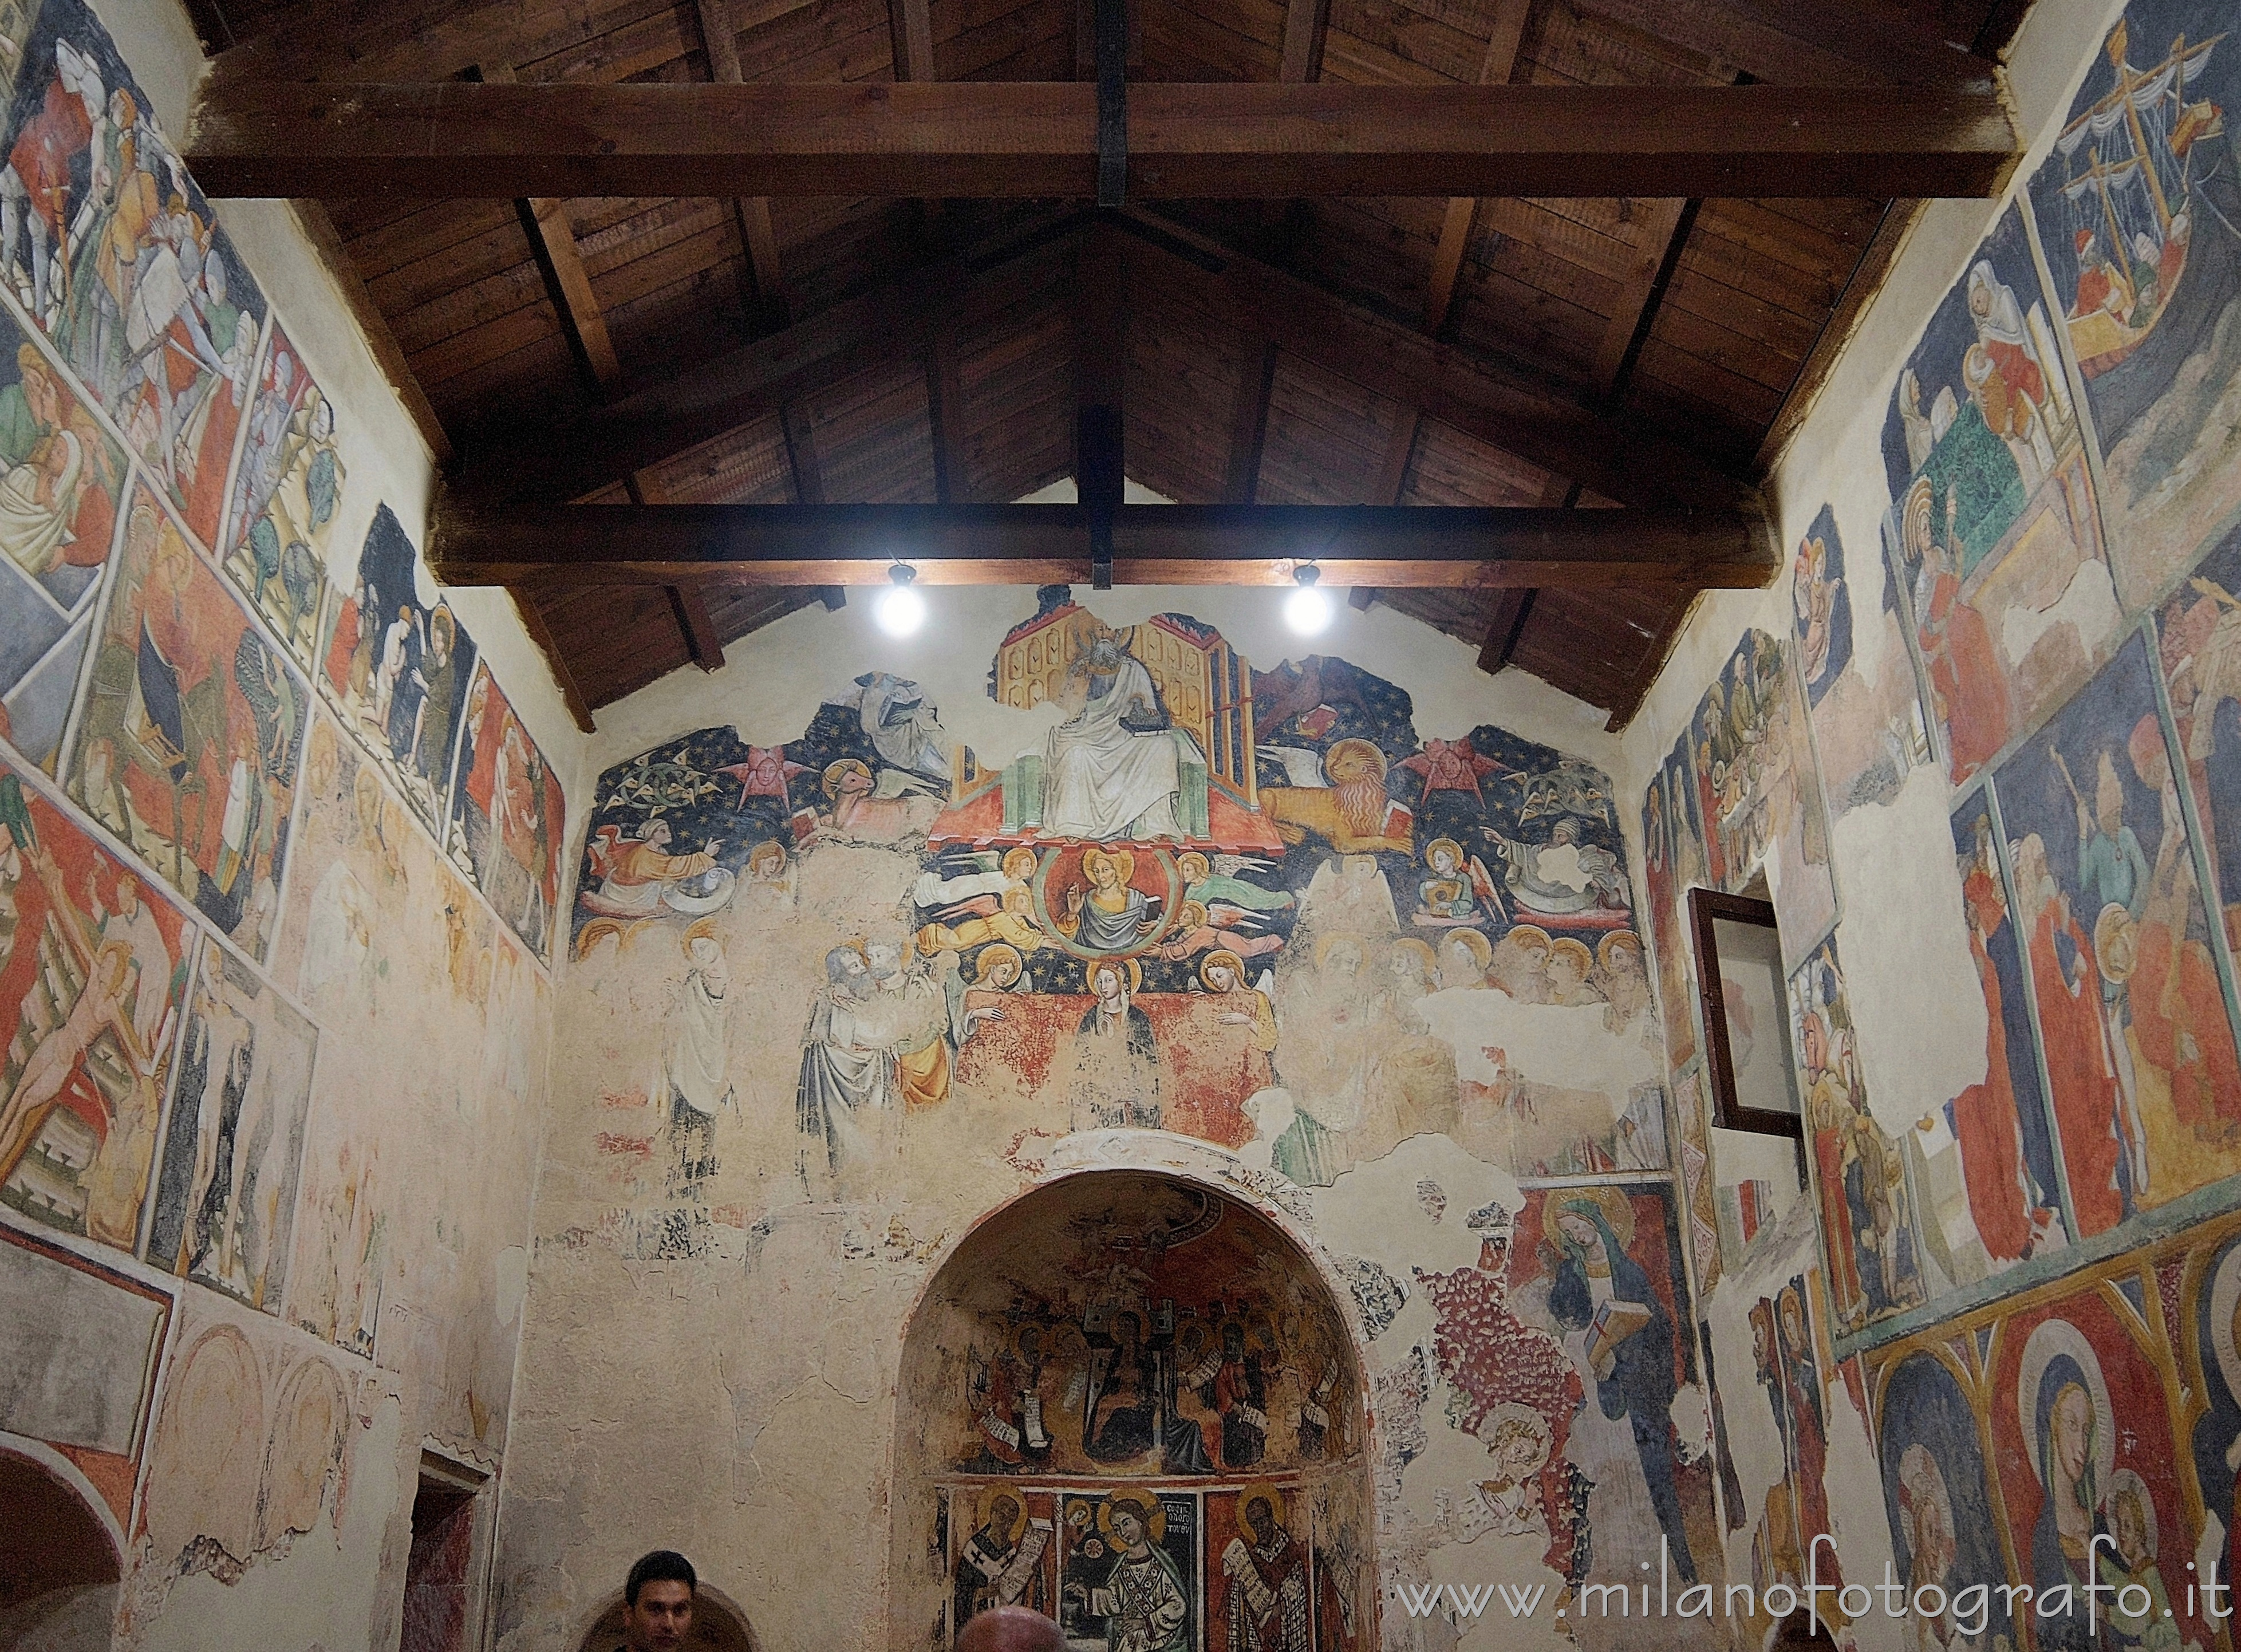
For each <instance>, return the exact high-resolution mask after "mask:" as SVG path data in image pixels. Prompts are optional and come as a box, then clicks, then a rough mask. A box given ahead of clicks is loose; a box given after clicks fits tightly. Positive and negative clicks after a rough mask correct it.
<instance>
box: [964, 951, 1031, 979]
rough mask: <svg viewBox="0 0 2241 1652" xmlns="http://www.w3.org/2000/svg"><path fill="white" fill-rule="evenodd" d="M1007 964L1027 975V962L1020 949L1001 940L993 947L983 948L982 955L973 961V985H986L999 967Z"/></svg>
mask: <svg viewBox="0 0 2241 1652" xmlns="http://www.w3.org/2000/svg"><path fill="white" fill-rule="evenodd" d="M1007 962H1008V963H1009V964H1011V965H1012V966H1013V968H1015V969H1017V970H1019V971H1020V973H1022V974H1024V973H1026V972H1027V962H1026V960H1023V959H1022V958H1021V957H1020V949H1019V948H1018V947H1016V946H1012V945H1010V944H1009V943H1007V942H1005V941H998V942H997V943H996V944H995V945H994V946H984V947H982V948H981V949H980V955H979V956H978V957H976V958H975V959H974V960H973V985H975V986H976V987H977V986H981V985H984V984H985V983H986V982H987V980H988V978H989V977H990V976H991V975H993V974H994V973H996V966H998V965H1000V964H1003V963H1007Z"/></svg>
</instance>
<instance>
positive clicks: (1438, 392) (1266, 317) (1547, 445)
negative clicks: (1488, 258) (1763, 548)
mask: <svg viewBox="0 0 2241 1652" xmlns="http://www.w3.org/2000/svg"><path fill="white" fill-rule="evenodd" d="M1135 216H1136V217H1138V218H1140V219H1141V221H1143V222H1144V223H1146V224H1147V225H1149V226H1151V227H1152V228H1154V230H1156V231H1159V232H1160V233H1161V234H1162V235H1164V236H1166V237H1168V238H1169V239H1171V240H1173V241H1179V242H1181V243H1183V244H1184V245H1185V246H1186V247H1192V246H1197V245H1199V244H1200V243H1197V242H1195V241H1194V239H1193V238H1192V237H1191V236H1190V233H1189V231H1187V230H1184V229H1182V227H1181V226H1180V225H1177V224H1174V223H1173V222H1172V221H1170V220H1167V219H1164V218H1158V217H1152V216H1150V215H1147V214H1141V213H1140V214H1137V215H1135ZM1221 257H1222V258H1223V259H1224V260H1225V262H1224V264H1223V267H1222V268H1221V269H1220V270H1219V271H1209V270H1207V269H1206V268H1205V267H1204V265H1203V264H1200V263H1197V262H1194V260H1193V259H1191V258H1190V257H1187V256H1185V255H1184V253H1183V252H1181V251H1176V250H1175V249H1174V247H1173V246H1168V245H1162V244H1161V243H1160V242H1158V241H1154V242H1151V243H1148V244H1147V250H1146V251H1145V252H1144V253H1143V254H1141V256H1140V257H1139V259H1138V264H1139V265H1140V267H1142V268H1144V269H1146V270H1147V281H1156V282H1160V283H1164V284H1167V286H1169V287H1170V289H1171V290H1173V291H1175V292H1177V293H1178V294H1181V295H1187V297H1188V298H1189V299H1190V300H1191V301H1193V302H1194V303H1195V304H1197V305H1198V306H1199V307H1201V308H1202V309H1206V310H1208V311H1212V312H1213V313H1214V314H1215V315H1216V316H1217V317H1219V318H1221V319H1222V320H1223V321H1224V322H1225V323H1226V324H1228V325H1231V326H1234V327H1242V328H1249V329H1251V330H1252V331H1253V332H1254V334H1255V336H1257V337H1261V338H1271V339H1274V341H1275V342H1276V343H1277V344H1279V345H1280V346H1281V348H1282V349H1283V350H1284V351H1286V353H1287V354H1288V355H1292V356H1295V357H1297V358H1300V359H1301V360H1302V361H1306V362H1308V363H1310V364H1312V365H1315V366H1317V367H1319V368H1321V370H1322V371H1326V372H1328V373H1330V374H1332V375H1334V376H1335V377H1337V378H1344V379H1348V380H1350V381H1352V382H1353V383H1354V384H1355V385H1359V386H1361V387H1362V388H1364V389H1367V390H1370V391H1375V392H1376V393H1377V394H1380V395H1382V396H1386V397H1388V398H1391V399H1393V400H1395V401H1396V402H1400V403H1401V404H1403V405H1408V406H1411V407H1415V408H1418V409H1421V410H1422V411H1423V412H1424V413H1425V414H1426V415H1427V416H1428V417H1430V418H1436V419H1438V420H1440V421H1441V422H1442V423H1443V424H1446V425H1451V426H1453V427H1454V428H1455V429H1456V430H1459V431H1462V432H1463V433H1464V434H1466V435H1468V436H1471V437H1474V438H1477V439H1478V440H1480V441H1482V442H1485V443H1486V444H1488V445H1489V446H1493V447H1497V448H1501V449H1502V450H1503V451H1506V452H1509V453H1514V454H1515V455H1516V456H1518V457H1519V458H1523V459H1526V460H1528V461H1529V462H1531V463H1532V464H1535V465H1539V466H1541V467H1542V469H1543V470H1548V471H1554V472H1560V473H1562V474H1563V475H1566V476H1571V477H1576V478H1581V479H1582V480H1584V481H1586V482H1587V483H1588V484H1589V485H1590V486H1592V487H1594V488H1595V491H1596V492H1600V493H1603V494H1605V495H1608V496H1609V497H1610V498H1616V499H1618V500H1620V501H1622V503H1625V504H1628V505H1642V506H1648V505H1674V504H1688V503H1695V504H1732V503H1734V502H1736V500H1737V499H1738V498H1740V497H1741V496H1742V494H1743V492H1747V490H1746V489H1745V488H1744V486H1743V484H1741V483H1739V482H1737V481H1736V480H1734V479H1732V478H1728V477H1726V476H1723V475H1722V474H1721V473H1720V472H1718V471H1717V470H1716V469H1715V468H1714V467H1713V466H1712V465H1710V464H1709V463H1708V462H1707V461H1705V460H1703V459H1702V458H1698V457H1696V455H1694V454H1692V453H1690V452H1689V451H1687V450H1686V449H1684V448H1682V447H1681V446H1679V445H1677V444H1676V443H1675V442H1674V441H1673V440H1672V438H1670V437H1669V436H1667V435H1666V434H1664V433H1663V432H1662V431H1656V430H1654V429H1652V428H1650V427H1649V426H1648V425H1644V424H1640V423H1637V422H1635V421H1632V420H1629V419H1627V418H1618V417H1614V416H1608V415H1604V414H1600V413H1596V412H1594V411H1590V410H1589V409H1588V408H1586V407H1584V406H1582V405H1580V404H1578V403H1576V402H1574V401H1571V400H1569V399H1568V398H1565V397H1564V396H1563V395H1562V394H1561V393H1558V392H1555V391H1552V390H1550V389H1549V386H1547V385H1543V384H1541V383H1539V382H1537V381H1535V380H1533V379H1529V378H1525V377H1523V376H1522V375H1521V374H1517V373H1513V372H1509V371H1504V370H1502V369H1501V368H1498V367H1496V366H1495V365H1492V364H1489V363H1486V362H1482V361H1476V360H1473V359H1471V358H1467V357H1466V356H1464V355H1463V353H1462V351H1458V350H1456V349H1455V348H1454V347H1453V346H1449V345H1443V344H1435V343H1434V342H1432V341H1431V340H1429V339H1427V338H1424V337H1423V336H1422V334H1420V333H1416V332H1414V331H1411V330H1409V329H1407V328H1404V327H1401V326H1398V325H1396V324H1394V323H1391V322H1388V321H1386V320H1384V319H1383V318H1378V317H1374V316H1371V315H1369V314H1368V313H1366V312H1365V311H1361V310H1359V309H1356V308H1354V307H1352V306H1349V305H1348V304H1345V303H1343V302H1342V301H1341V300H1340V299H1338V298H1334V297H1333V296H1331V295H1330V294H1328V293H1326V292H1324V291H1321V289H1319V288H1317V287H1314V286H1313V285H1311V284H1308V283H1307V282H1305V281H1302V280H1301V279H1299V278H1297V277H1294V276H1290V275H1288V274H1285V273H1284V272H1283V271H1279V270H1276V269H1274V268H1273V267H1272V266H1270V265H1268V264H1261V263H1258V262H1256V261H1254V260H1253V259H1250V258H1247V257H1242V256H1241V255H1238V254H1235V253H1232V252H1230V251H1228V249H1221Z"/></svg>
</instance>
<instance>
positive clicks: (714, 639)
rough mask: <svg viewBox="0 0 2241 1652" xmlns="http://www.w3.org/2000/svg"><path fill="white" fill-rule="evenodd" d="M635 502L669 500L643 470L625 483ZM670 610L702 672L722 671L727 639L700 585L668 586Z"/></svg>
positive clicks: (679, 631)
mask: <svg viewBox="0 0 2241 1652" xmlns="http://www.w3.org/2000/svg"><path fill="white" fill-rule="evenodd" d="M623 486H624V491H625V492H626V493H628V494H629V496H630V502H631V503H632V505H661V504H666V502H667V501H666V499H664V498H663V497H662V494H661V492H660V491H659V489H658V488H657V487H656V486H655V485H654V484H653V481H652V478H650V477H648V476H647V475H646V474H645V473H644V472H640V473H639V475H636V476H633V477H631V478H629V479H628V480H626V481H625V483H624V485H623ZM669 612H670V615H671V617H672V619H675V620H676V621H677V631H678V634H679V636H681V637H682V638H684V639H685V652H686V658H688V659H691V660H692V663H693V664H694V665H698V666H699V668H700V669H701V670H702V671H720V670H722V669H723V665H724V639H722V638H721V637H720V636H719V635H717V632H716V621H715V618H714V616H713V615H712V614H710V613H709V612H708V599H707V598H706V596H705V595H703V594H702V593H701V591H700V589H699V586H697V585H672V586H670V587H669Z"/></svg>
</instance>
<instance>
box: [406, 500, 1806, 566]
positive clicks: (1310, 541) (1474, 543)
mask: <svg viewBox="0 0 2241 1652" xmlns="http://www.w3.org/2000/svg"><path fill="white" fill-rule="evenodd" d="M1098 514H1099V513H1098V512H1095V511H1094V510H1092V509H1091V508H1089V507H1087V506H1080V505H827V506H823V507H811V506H804V505H494V506H493V505H484V504H481V503H478V502H477V501H475V500H473V499H472V498H468V497H466V496H465V495H463V494H461V493H460V492H458V491H457V490H456V489H446V490H445V491H444V492H442V493H441V494H440V495H439V497H438V502H437V507H436V510H435V512H434V514H433V518H432V523H431V532H430V535H429V561H430V566H431V570H432V571H433V572H435V573H436V575H437V577H438V579H441V580H442V581H443V582H444V583H445V584H446V585H513V586H515V587H517V588H520V587H526V586H544V585H553V586H558V585H646V584H656V585H679V586H685V585H699V584H703V583H712V584H718V585H743V584H744V585H755V584H763V585H876V584H879V583H880V582H881V581H882V580H883V579H885V577H886V575H885V570H886V565H887V564H888V562H889V560H890V558H893V556H895V555H896V554H897V553H898V551H899V550H900V551H901V552H902V553H903V554H906V555H907V556H908V558H909V559H910V561H911V562H912V563H913V565H915V566H917V567H918V569H919V574H920V579H921V581H922V582H924V583H926V584H928V585H945V584H1005V585H1013V584H1022V583H1034V584H1043V583H1052V582H1054V581H1058V580H1062V579H1079V578H1080V577H1081V572H1082V571H1083V570H1084V569H1085V568H1086V566H1087V561H1088V555H1089V530H1090V526H1091V523H1092V521H1093V519H1094V518H1095V517H1096V516H1097V515H1098ZM1111 516H1112V521H1113V545H1114V561H1115V567H1116V578H1117V577H1119V573H1120V572H1124V571H1125V572H1127V575H1128V577H1129V579H1130V582H1131V583H1143V584H1175V583H1180V584H1188V585H1205V584H1214V585H1284V584H1287V583H1288V582H1289V580H1290V578H1291V572H1292V570H1293V568H1294V566H1295V565H1296V562H1295V558H1298V557H1300V555H1301V552H1303V551H1305V552H1308V553H1309V554H1311V555H1312V556H1313V557H1314V559H1315V560H1316V561H1317V562H1318V563H1319V564H1320V565H1321V566H1322V568H1323V570H1324V575H1325V578H1326V579H1328V580H1329V582H1330V583H1331V584H1332V585H1394V586H1447V587H1498V586H1503V585H1533V586H1542V585H1563V586H1575V585H1576V586H1589V587H1594V588H1610V587H1624V586H1632V585H1642V584H1652V585H1672V586H1674V587H1675V588H1676V589H1696V588H1705V587H1722V588H1736V589H1756V588H1761V587H1763V586H1764V585H1767V584H1768V583H1769V582H1770V581H1771V580H1772V579H1773V578H1774V576H1775V574H1776V571H1777V568H1778V558H1776V553H1775V549H1774V545H1773V543H1772V540H1771V538H1770V536H1769V533H1768V532H1767V528H1766V524H1765V518H1764V517H1763V513H1761V512H1755V511H1743V510H1736V511H1564V510H1554V511H1551V510H1537V509H1519V510H1503V509H1493V510H1468V509H1441V508H1432V509H1420V508H1415V507H1409V506H1401V507H1398V508H1395V507H1388V506H1361V505H1355V506H1348V505H1335V506H1332V505H1325V506H1303V507H1284V506H1272V505H1121V506H1117V507H1114V509H1113V511H1112V512H1111ZM1124 565H1125V567H1124Z"/></svg>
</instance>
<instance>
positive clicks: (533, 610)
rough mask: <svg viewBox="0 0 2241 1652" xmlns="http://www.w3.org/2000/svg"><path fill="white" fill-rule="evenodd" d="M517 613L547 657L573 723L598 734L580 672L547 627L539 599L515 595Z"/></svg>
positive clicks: (523, 627)
mask: <svg viewBox="0 0 2241 1652" xmlns="http://www.w3.org/2000/svg"><path fill="white" fill-rule="evenodd" d="M513 607H514V612H516V613H518V614H519V615H520V616H521V628H522V629H523V630H524V631H525V632H528V633H529V640H530V641H532V642H533V643H535V644H536V645H537V652H539V653H540V654H542V655H544V656H545V667H546V669H548V670H549V671H551V672H552V686H554V687H555V688H557V689H559V691H560V702H561V704H562V705H564V706H566V707H567V708H568V718H569V720H570V721H571V722H572V723H574V724H575V725H576V726H577V727H578V728H579V729H580V730H582V731H583V732H585V733H586V734H592V733H596V732H598V728H597V726H596V725H595V724H594V723H593V722H592V702H591V701H590V700H588V699H585V698H584V689H583V686H582V685H581V684H580V683H579V682H578V681H577V680H576V672H575V671H574V669H573V668H572V666H571V665H569V664H568V656H567V654H566V653H565V652H563V651H562V649H561V647H560V642H559V639H558V638H556V637H554V636H553V634H552V625H549V624H548V623H546V621H545V611H544V610H543V609H542V608H539V606H538V605H537V599H536V598H534V597H532V596H531V595H530V594H529V592H526V591H517V592H514V593H513Z"/></svg>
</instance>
